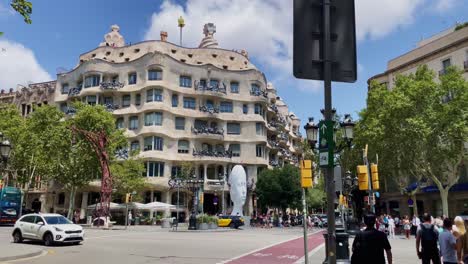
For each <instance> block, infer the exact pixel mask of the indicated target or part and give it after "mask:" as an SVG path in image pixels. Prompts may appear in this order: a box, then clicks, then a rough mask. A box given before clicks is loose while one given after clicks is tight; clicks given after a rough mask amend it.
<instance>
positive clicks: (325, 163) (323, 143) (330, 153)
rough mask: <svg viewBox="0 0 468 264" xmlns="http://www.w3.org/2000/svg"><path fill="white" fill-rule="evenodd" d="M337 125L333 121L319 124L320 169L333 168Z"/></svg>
mask: <svg viewBox="0 0 468 264" xmlns="http://www.w3.org/2000/svg"><path fill="white" fill-rule="evenodd" d="M334 125H335V123H334V122H333V121H332V120H324V121H320V123H319V152H320V156H319V157H320V162H319V165H320V167H329V168H333V167H334V166H335V164H334V157H335V153H334V148H335V141H334V139H333V132H334Z"/></svg>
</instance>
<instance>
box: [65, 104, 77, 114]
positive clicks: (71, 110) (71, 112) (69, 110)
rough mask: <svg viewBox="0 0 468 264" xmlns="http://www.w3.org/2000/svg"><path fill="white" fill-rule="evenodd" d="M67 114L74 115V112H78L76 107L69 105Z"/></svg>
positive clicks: (66, 110)
mask: <svg viewBox="0 0 468 264" xmlns="http://www.w3.org/2000/svg"><path fill="white" fill-rule="evenodd" d="M65 114H67V115H74V114H76V109H75V108H74V107H72V106H67V107H66V108H65Z"/></svg>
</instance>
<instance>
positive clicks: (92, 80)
mask: <svg viewBox="0 0 468 264" xmlns="http://www.w3.org/2000/svg"><path fill="white" fill-rule="evenodd" d="M100 80H101V76H99V75H90V76H87V77H86V78H85V82H84V88H88V87H94V86H99V82H100Z"/></svg>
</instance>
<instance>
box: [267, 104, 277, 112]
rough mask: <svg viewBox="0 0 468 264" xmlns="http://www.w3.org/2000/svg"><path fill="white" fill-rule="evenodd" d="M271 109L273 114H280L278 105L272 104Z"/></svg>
mask: <svg viewBox="0 0 468 264" xmlns="http://www.w3.org/2000/svg"><path fill="white" fill-rule="evenodd" d="M269 107H270V109H271V110H272V111H273V112H275V113H278V107H277V106H276V104H271V105H270V106H269Z"/></svg>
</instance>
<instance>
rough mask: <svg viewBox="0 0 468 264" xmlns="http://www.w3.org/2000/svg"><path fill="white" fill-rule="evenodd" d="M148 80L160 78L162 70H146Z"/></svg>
mask: <svg viewBox="0 0 468 264" xmlns="http://www.w3.org/2000/svg"><path fill="white" fill-rule="evenodd" d="M148 80H150V81H158V80H162V70H148Z"/></svg>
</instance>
